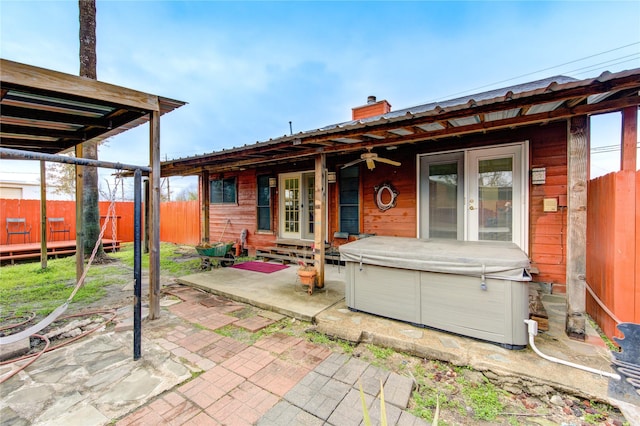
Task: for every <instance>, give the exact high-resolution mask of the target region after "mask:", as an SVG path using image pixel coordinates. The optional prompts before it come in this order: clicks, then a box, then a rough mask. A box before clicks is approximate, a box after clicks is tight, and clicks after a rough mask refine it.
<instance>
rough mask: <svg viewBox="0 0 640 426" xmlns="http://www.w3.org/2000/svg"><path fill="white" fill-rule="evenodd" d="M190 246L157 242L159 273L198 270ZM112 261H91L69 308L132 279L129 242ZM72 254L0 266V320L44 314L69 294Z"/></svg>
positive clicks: (172, 274) (73, 270)
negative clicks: (158, 245)
mask: <svg viewBox="0 0 640 426" xmlns="http://www.w3.org/2000/svg"><path fill="white" fill-rule="evenodd" d="M194 255H195V250H194V249H193V247H186V246H179V245H175V244H169V243H163V244H161V245H160V274H161V276H162V277H178V276H183V275H188V274H191V273H194V272H198V271H199V267H200V259H199V258H197V257H194ZM148 256H149V255H148V254H145V255H143V259H142V268H143V270H144V269H148V264H149V257H148ZM108 257H109V258H110V259H111V260H112V262H108V263H105V264H100V265H97V264H93V265H91V267H90V268H89V270H88V273H87V278H86V280H85V282H84V285H83V286H82V288H81V289H80V290H79V291H78V293H77V294H76V295H75V297H74V299H73V301H72V303H71V305H70V307H73V308H74V310H81V308H82V306H85V305H89V304H91V303H95V302H98V301H100V300H101V299H102V298H103V297H105V295H107V293H108V292H109V290H110V288H112V287H117V288H121V287H123V286H125V285H127V284H129V283H130V282H131V281H132V280H133V244H123V245H122V248H121V250H120V251H119V252H116V253H109V254H108ZM75 262H76V261H75V256H69V257H65V258H60V259H49V260H48V261H47V267H46V268H44V269H42V268H41V267H40V262H30V263H20V264H16V265H7V266H2V267H1V268H0V278H1V279H0V321H4V320H5V319H6V318H8V317H12V316H19V315H24V314H26V313H29V312H33V313H35V314H36V315H37V316H38V317H40V316H46V315H48V314H49V313H50V312H51V311H53V310H54V309H55V308H57V307H58V306H59V305H61V304H62V303H64V301H65V300H66V299H67V298H68V297H69V295H70V294H71V292H72V291H73V288H74V287H75V285H76V276H75V275H76V264H75Z"/></svg>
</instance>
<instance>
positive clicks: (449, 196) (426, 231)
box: [420, 152, 464, 240]
mask: <svg viewBox="0 0 640 426" xmlns="http://www.w3.org/2000/svg"><path fill="white" fill-rule="evenodd" d="M463 160H464V153H463V152H457V153H449V154H437V155H428V156H423V157H421V180H420V197H421V198H420V200H421V201H420V210H421V213H420V238H447V239H453V240H456V239H462V238H463V229H464V227H463V220H464V217H463V189H464V185H463V182H464V181H463V170H464V169H463Z"/></svg>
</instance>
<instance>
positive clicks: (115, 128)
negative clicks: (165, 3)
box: [0, 59, 185, 319]
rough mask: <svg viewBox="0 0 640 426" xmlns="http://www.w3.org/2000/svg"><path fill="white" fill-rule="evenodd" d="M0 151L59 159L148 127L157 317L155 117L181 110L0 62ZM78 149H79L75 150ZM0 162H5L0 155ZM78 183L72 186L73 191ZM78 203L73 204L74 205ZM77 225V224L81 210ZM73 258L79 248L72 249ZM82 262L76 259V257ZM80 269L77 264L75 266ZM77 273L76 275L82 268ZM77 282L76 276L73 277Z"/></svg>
mask: <svg viewBox="0 0 640 426" xmlns="http://www.w3.org/2000/svg"><path fill="white" fill-rule="evenodd" d="M0 104H1V106H2V107H1V109H0V124H1V126H2V127H1V129H0V147H2V148H10V149H17V150H20V151H26V152H35V153H44V154H61V153H65V152H68V151H71V150H73V149H76V152H81V147H82V143H84V142H88V141H100V140H104V139H106V138H108V137H111V136H114V135H117V134H119V133H122V132H124V131H126V130H129V129H132V128H133V127H136V126H138V125H140V124H143V123H146V122H149V164H150V168H149V170H150V171H149V181H150V184H151V191H150V196H149V206H148V208H149V207H150V218H149V219H150V220H149V223H148V226H149V232H150V242H149V249H150V250H149V251H150V253H149V319H156V318H158V317H159V316H160V300H159V295H160V238H159V237H160V230H159V225H160V116H161V115H162V114H164V113H167V112H170V111H173V110H174V109H176V108H179V107H181V106H182V105H184V104H185V103H184V102H181V101H176V100H173V99H168V98H163V97H160V96H157V95H152V94H148V93H144V92H140V91H136V90H132V89H128V88H125V87H121V86H115V85H112V84H108V83H104V82H100V81H97V80H92V79H89V78H85V77H79V76H75V75H70V74H65V73H61V72H57V71H52V70H47V69H44V68H38V67H34V66H31V65H26V64H21V63H17V62H13V61H9V60H6V59H0ZM78 148H80V149H78ZM0 158H5V159H6V158H10V157H8V156H6V155H5V154H1V155H0ZM81 185H82V180H77V181H76V188H78V187H80V186H81ZM78 202H81V200H78V199H76V203H78ZM76 219H77V220H78V223H79V224H81V223H82V215H81V210H80V209H77V212H76ZM76 245H77V247H76V254H79V253H81V250H82V244H81V241H80V240H79V239H77V243H76ZM77 258H78V259H79V260H80V262H81V256H79V255H77ZM80 265H81V264H80ZM80 265H79V267H78V268H77V270H76V274H77V275H78V274H81V271H82V268H81V266H80ZM78 278H80V275H78Z"/></svg>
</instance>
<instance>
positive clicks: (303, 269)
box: [298, 261, 318, 294]
mask: <svg viewBox="0 0 640 426" xmlns="http://www.w3.org/2000/svg"><path fill="white" fill-rule="evenodd" d="M298 264H299V265H300V267H299V268H298V277H299V278H300V282H301V283H302V284H303V285H306V286H309V290H307V292H308V293H309V294H312V293H313V288H314V287H315V285H316V276H317V275H318V271H317V270H316V268H315V266H312V265H307V264H306V263H305V262H303V261H299V262H298Z"/></svg>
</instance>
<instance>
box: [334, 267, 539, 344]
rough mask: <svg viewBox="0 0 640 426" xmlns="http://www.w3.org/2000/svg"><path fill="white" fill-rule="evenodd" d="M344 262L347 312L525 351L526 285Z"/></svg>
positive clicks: (527, 292)
mask: <svg viewBox="0 0 640 426" xmlns="http://www.w3.org/2000/svg"><path fill="white" fill-rule="evenodd" d="M485 282H486V285H487V289H486V290H483V289H482V287H481V279H480V277H472V276H465V275H457V274H445V273H439V272H424V271H414V270H408V269H400V268H389V267H382V266H375V265H367V264H363V265H360V264H359V263H356V262H346V288H345V301H346V303H347V306H348V307H349V308H351V309H356V310H358V311H362V312H367V313H371V314H375V315H380V316H384V317H388V318H393V319H397V320H401V321H406V322H410V323H414V324H418V325H424V326H427V327H431V328H435V329H440V330H443V331H448V332H452V333H456V334H460V335H464V336H469V337H473V338H477V339H482V340H486V341H490V342H495V343H499V344H501V345H504V346H506V347H516V348H518V347H525V346H526V344H527V332H526V325H525V324H524V320H525V319H527V318H528V316H529V306H528V297H529V291H528V284H527V282H519V281H511V280H499V279H493V278H490V279H487V280H486V281H485Z"/></svg>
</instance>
